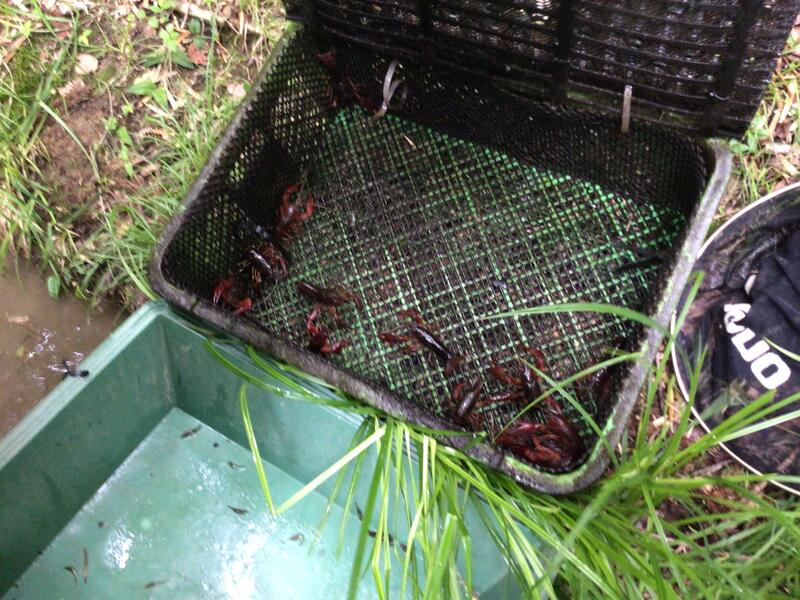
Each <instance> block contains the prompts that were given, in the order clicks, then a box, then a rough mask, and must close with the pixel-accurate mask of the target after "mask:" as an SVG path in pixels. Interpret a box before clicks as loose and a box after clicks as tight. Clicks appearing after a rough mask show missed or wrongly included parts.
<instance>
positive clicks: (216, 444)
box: [211, 442, 219, 448]
mask: <svg viewBox="0 0 800 600" xmlns="http://www.w3.org/2000/svg"><path fill="white" fill-rule="evenodd" d="M211 445H212V446H214V448H219V442H214V443H213V444H211Z"/></svg>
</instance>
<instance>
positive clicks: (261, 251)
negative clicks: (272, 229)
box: [211, 241, 289, 315]
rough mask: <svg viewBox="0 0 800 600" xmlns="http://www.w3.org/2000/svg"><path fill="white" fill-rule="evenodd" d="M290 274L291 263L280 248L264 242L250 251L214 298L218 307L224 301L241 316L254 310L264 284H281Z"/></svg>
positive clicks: (214, 293)
mask: <svg viewBox="0 0 800 600" xmlns="http://www.w3.org/2000/svg"><path fill="white" fill-rule="evenodd" d="M288 273H289V264H288V262H287V261H286V257H285V256H284V254H283V251H282V250H281V249H280V247H279V246H277V245H276V244H273V243H272V242H270V241H264V242H262V243H261V244H259V245H258V246H255V247H253V248H249V249H248V250H247V252H246V253H245V259H244V260H243V261H242V262H241V263H239V268H238V269H237V270H236V271H234V272H232V273H230V274H229V275H228V276H227V277H224V278H223V279H220V280H219V281H218V282H217V284H216V285H215V286H214V291H213V292H212V295H211V299H212V301H213V302H214V304H219V303H220V302H223V303H224V304H226V305H227V306H229V307H231V308H232V309H233V314H234V315H240V314H242V313H244V312H246V311H248V310H250V308H252V306H253V299H252V297H253V296H255V295H256V294H257V293H258V292H259V291H260V290H261V286H262V285H263V283H264V280H267V281H278V280H279V279H283V278H284V277H286V275H287V274H288Z"/></svg>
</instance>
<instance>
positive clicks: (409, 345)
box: [378, 310, 464, 375]
mask: <svg viewBox="0 0 800 600" xmlns="http://www.w3.org/2000/svg"><path fill="white" fill-rule="evenodd" d="M400 316H401V317H406V319H407V320H406V322H405V323H403V324H402V325H400V326H399V327H396V328H395V329H391V330H389V331H383V332H381V333H379V334H378V337H379V338H380V340H381V341H382V342H384V343H386V344H395V345H404V346H405V347H404V348H402V349H401V350H400V351H401V352H403V353H406V354H410V353H412V352H417V351H419V350H421V349H422V348H426V349H428V350H430V351H431V353H432V354H433V355H434V356H435V357H436V358H437V359H438V360H439V362H440V363H441V364H442V366H443V367H444V374H445V375H450V374H452V373H453V372H454V371H455V370H456V369H457V368H458V367H459V366H460V365H461V363H463V362H464V357H463V356H461V355H460V354H456V353H454V352H452V351H451V350H449V349H448V348H447V346H445V344H444V342H443V341H442V340H441V339H440V338H439V337H438V336H437V335H436V333H434V332H435V331H436V329H437V328H436V327H434V326H433V325H429V324H427V323H425V321H424V320H423V319H422V316H420V314H419V313H418V312H417V311H415V310H404V311H401V312H400ZM401 331H405V332H406V333H404V334H403V333H399V332H401Z"/></svg>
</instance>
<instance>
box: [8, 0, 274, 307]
mask: <svg viewBox="0 0 800 600" xmlns="http://www.w3.org/2000/svg"><path fill="white" fill-rule="evenodd" d="M175 4H176V3H174V2H166V1H164V0H161V1H160V2H158V3H154V6H151V7H150V8H149V9H147V10H144V9H140V10H139V13H141V14H137V12H136V11H134V12H131V13H129V14H128V15H127V17H126V18H124V19H119V18H118V17H117V18H115V17H114V14H112V10H114V7H115V6H117V5H116V4H111V3H109V4H108V5H102V6H101V7H100V8H99V9H98V10H97V11H96V12H93V13H92V14H91V15H88V14H81V13H79V14H76V15H73V16H70V17H68V18H54V17H52V16H49V15H46V14H44V13H43V12H42V11H41V10H40V9H39V8H38V5H36V4H35V3H34V5H33V7H32V9H31V12H29V13H23V12H22V11H20V10H19V9H18V8H15V7H14V6H10V5H4V6H2V7H0V20H2V23H3V25H4V26H5V28H6V29H5V35H7V36H8V37H9V38H10V39H9V40H7V41H9V42H11V43H12V44H13V45H14V46H16V47H17V50H16V53H15V54H14V56H13V57H12V58H11V59H9V60H5V61H4V62H3V66H4V69H3V72H2V74H0V97H1V98H2V100H3V102H2V103H0V161H2V165H3V174H4V181H3V182H2V186H1V187H0V194H2V205H1V206H0V240H1V241H2V243H1V244H0V258H2V257H3V256H2V255H4V254H5V253H7V252H8V251H12V252H13V253H14V254H15V255H18V256H30V257H32V258H34V259H35V260H36V261H37V262H38V263H39V264H40V265H41V266H42V269H43V271H44V272H45V273H46V274H47V275H48V276H50V277H54V278H57V280H58V281H59V282H60V284H61V286H60V287H61V288H66V289H67V290H69V291H70V292H71V293H73V294H75V295H77V296H79V297H83V298H87V299H90V300H92V301H99V300H101V299H103V298H105V297H108V296H112V295H113V296H116V298H117V300H119V301H120V302H121V303H122V304H123V305H124V306H126V307H128V308H133V307H135V306H137V305H138V304H140V303H141V302H142V300H143V299H145V298H149V297H152V292H151V291H150V289H149V286H148V283H147V278H146V276H145V271H146V266H147V262H148V260H149V257H150V255H151V254H152V249H153V247H154V245H155V243H156V241H157V239H158V234H159V232H160V231H161V229H162V228H163V227H164V225H165V224H166V222H167V221H168V219H169V218H170V217H171V216H172V215H173V214H174V213H175V211H176V210H177V209H178V207H179V205H180V202H181V199H182V198H183V197H184V196H185V194H186V192H187V190H188V186H189V185H190V184H191V182H192V181H193V179H194V178H195V177H196V176H197V174H198V173H199V171H200V169H201V167H202V165H203V164H204V163H205V160H206V158H207V157H208V154H209V152H210V151H211V149H212V148H213V144H214V142H215V140H216V139H217V138H218V137H219V135H220V134H221V132H222V130H223V128H224V126H225V124H226V123H227V122H228V121H229V120H230V118H231V117H232V115H233V112H234V110H235V109H236V106H237V105H238V103H239V101H240V97H238V93H239V90H241V89H244V88H246V85H247V82H248V81H250V80H252V78H254V76H255V73H256V72H257V70H258V69H259V67H260V63H261V60H262V58H263V57H264V56H265V55H266V54H267V53H268V51H269V48H270V45H271V43H272V41H274V40H275V39H277V37H278V35H279V31H280V23H279V22H278V21H277V20H276V19H275V14H274V11H275V10H276V8H275V7H276V4H271V3H269V2H266V3H264V2H262V3H254V2H244V1H243V2H242V3H241V9H240V10H241V13H240V14H242V15H243V17H242V19H243V20H242V21H241V22H242V23H244V24H246V25H247V27H248V28H250V29H252V30H260V31H263V32H264V35H262V36H259V37H258V38H257V39H255V41H254V39H253V37H254V36H239V35H237V34H236V32H235V31H232V30H230V29H229V28H228V27H225V28H221V27H217V25H216V21H214V20H213V19H212V20H209V21H208V22H205V21H201V20H199V19H196V18H187V17H186V16H185V15H182V14H181V13H179V12H176V11H175V10H174V7H173V8H170V7H171V6H172V5H175ZM256 7H259V8H258V9H257V8H256ZM222 8H224V7H223V5H222V4H220V5H219V6H218V9H222ZM132 10H133V9H132ZM206 12H207V13H208V14H209V15H211V16H214V13H213V12H212V11H206ZM256 12H257V14H258V15H259V16H260V20H259V21H258V22H255V23H251V22H250V19H249V18H248V15H253V14H256ZM203 16H206V15H205V14H204V15H203ZM219 18H220V19H223V17H222V16H220V17H219ZM120 20H121V21H122V23H121V24H120V22H119V21H120ZM226 22H231V19H228V20H226ZM236 22H237V23H238V22H239V20H237V21H236ZM151 25H154V27H153V28H151V29H150V30H149V31H148V30H145V32H144V33H141V32H140V30H141V29H143V28H145V27H150V26H151ZM259 27H260V28H262V29H258V28H259ZM168 29H170V30H171V32H172V33H171V34H167V33H166V32H167V30H168ZM64 32H68V33H69V36H68V37H67V39H66V40H62V39H61V37H62V36H63V35H64ZM178 32H185V33H188V34H189V40H190V42H191V43H190V45H193V44H199V45H202V46H203V48H204V51H203V52H204V57H205V61H206V64H205V65H202V64H201V65H190V66H192V67H193V68H185V67H182V66H180V65H176V64H175V61H174V60H173V59H172V58H171V55H170V54H169V52H168V49H169V48H170V47H171V46H172V45H175V42H174V40H173V39H171V38H170V35H172V36H173V37H174V36H175V35H177V36H178V37H180V35H183V33H180V34H178ZM184 43H185V42H184ZM0 45H2V44H0ZM178 46H179V48H181V49H180V52H181V53H182V54H183V55H185V54H186V52H185V51H184V50H182V48H183V47H184V46H182V45H180V44H178ZM186 47H187V48H188V47H189V45H187V46H186ZM80 54H91V55H95V56H96V57H98V58H99V59H100V60H101V61H105V63H107V67H106V68H105V69H99V70H98V71H97V72H96V73H94V74H91V75H89V76H84V77H76V76H75V71H74V67H75V64H76V60H77V57H78V56H79V55H80ZM173 54H174V52H173ZM34 55H45V56H48V59H47V62H46V64H45V65H44V67H43V68H42V70H41V72H38V73H37V72H34V76H33V77H31V76H30V73H29V67H30V63H31V59H30V57H31V56H34ZM161 55H164V56H163V58H162V59H161V60H158V57H159V56H161ZM154 56H155V57H156V58H153V57H154ZM154 60H156V62H155V63H154V62H153V61H154ZM181 60H184V59H181ZM18 61H19V62H18ZM75 82H77V84H80V85H81V86H88V88H89V91H88V94H89V98H90V100H89V102H91V99H94V98H97V97H100V98H101V99H105V98H106V97H107V104H108V107H107V109H106V108H105V107H104V110H103V111H102V113H101V114H100V115H99V116H98V115H96V114H91V115H87V118H92V119H95V120H99V119H102V122H103V123H104V125H105V127H104V131H102V136H101V137H100V139H99V140H95V141H94V143H92V144H91V145H88V144H86V143H85V140H81V139H80V137H79V136H78V135H77V134H76V133H75V132H74V131H73V128H74V126H73V125H71V124H70V122H69V121H70V120H69V119H68V118H66V117H65V115H64V113H65V112H67V110H66V109H67V106H66V105H67V104H69V100H68V99H66V98H65V97H63V96H62V95H61V94H59V92H58V91H57V90H58V89H60V88H62V87H63V86H65V85H67V84H70V83H75ZM77 84H76V85H77ZM229 88H230V89H229ZM231 90H233V92H234V94H232V93H231ZM86 105H87V101H86V100H83V99H80V98H79V100H78V104H77V106H70V107H69V108H70V109H71V110H72V111H74V112H75V113H77V114H78V115H80V111H81V109H82V108H81V107H84V106H86ZM53 123H55V125H56V126H58V127H61V128H62V129H63V130H64V131H65V132H66V133H67V134H68V136H69V139H70V140H71V141H72V143H74V144H75V146H74V149H75V150H76V151H77V152H80V153H82V154H83V155H84V156H85V159H86V164H87V167H88V173H89V174H90V175H91V177H93V178H94V179H95V182H94V185H93V186H91V187H92V189H91V191H90V193H88V194H85V195H84V196H85V197H83V198H81V200H82V202H81V204H79V205H74V204H69V203H66V202H64V201H63V199H62V198H60V197H59V196H60V195H61V194H60V193H59V190H56V189H53V185H52V183H53V182H52V181H48V178H47V176H46V175H45V174H43V169H42V165H43V164H45V163H46V162H47V161H48V160H49V159H52V158H53V155H57V154H60V153H62V152H64V151H66V152H70V151H72V149H69V148H47V147H46V145H45V144H44V143H43V142H42V132H43V131H44V130H45V129H46V128H47V127H48V126H51V127H52V126H53ZM98 165H99V168H98ZM68 174H69V175H72V177H73V179H74V178H75V174H74V173H68ZM67 183H68V184H69V183H70V182H67Z"/></svg>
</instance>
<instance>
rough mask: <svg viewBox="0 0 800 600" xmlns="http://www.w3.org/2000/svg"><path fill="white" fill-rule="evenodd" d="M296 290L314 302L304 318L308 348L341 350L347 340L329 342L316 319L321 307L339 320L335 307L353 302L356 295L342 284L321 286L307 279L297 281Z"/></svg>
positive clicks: (328, 352)
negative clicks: (308, 340) (309, 338)
mask: <svg viewBox="0 0 800 600" xmlns="http://www.w3.org/2000/svg"><path fill="white" fill-rule="evenodd" d="M296 289H297V291H298V292H299V293H300V294H301V295H303V296H305V297H306V298H308V299H309V300H312V301H313V302H315V303H316V304H315V306H314V309H313V310H312V311H311V313H310V314H309V315H308V318H307V319H306V331H307V332H308V334H309V335H310V336H311V341H310V342H309V344H308V349H309V350H312V351H314V352H319V353H320V354H335V353H337V352H339V351H341V349H342V348H344V347H345V346H346V345H347V344H348V343H349V342H348V341H347V340H340V341H338V342H335V343H331V341H330V339H329V337H328V332H327V331H326V330H325V328H324V327H322V326H321V325H319V323H318V322H317V319H318V318H319V316H320V313H321V312H322V310H323V309H327V310H328V312H329V313H330V315H331V316H332V317H333V318H334V319H335V320H336V322H337V323H338V322H339V315H338V314H337V312H336V309H337V308H338V307H340V306H343V305H344V304H347V303H348V302H354V301H355V300H356V296H355V295H354V294H353V293H352V292H351V291H350V290H348V289H347V288H346V287H344V286H343V285H339V284H336V285H333V286H330V287H321V286H317V285H314V284H312V283H308V282H307V281H298V282H297V284H296Z"/></svg>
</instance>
